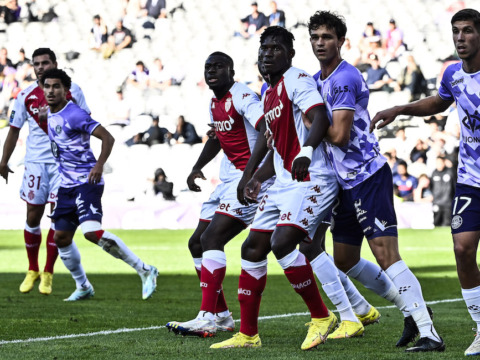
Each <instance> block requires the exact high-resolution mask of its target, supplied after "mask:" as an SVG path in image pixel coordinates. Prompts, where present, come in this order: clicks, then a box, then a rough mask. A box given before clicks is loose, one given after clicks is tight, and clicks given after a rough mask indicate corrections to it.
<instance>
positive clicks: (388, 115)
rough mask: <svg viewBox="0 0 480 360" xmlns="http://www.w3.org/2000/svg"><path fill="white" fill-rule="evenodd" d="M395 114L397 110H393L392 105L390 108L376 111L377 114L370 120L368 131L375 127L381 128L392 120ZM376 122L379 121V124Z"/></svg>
mask: <svg viewBox="0 0 480 360" xmlns="http://www.w3.org/2000/svg"><path fill="white" fill-rule="evenodd" d="M397 115H398V114H397V111H396V110H395V108H394V107H393V108H390V109H386V110H383V111H380V112H379V113H377V115H375V117H374V118H373V119H372V121H371V122H370V132H372V131H373V130H375V128H377V129H381V128H383V127H384V126H387V125H388V124H390V123H391V122H392V121H393V120H395V118H396V117H397ZM380 121H381V122H380ZM378 122H380V124H378V125H377V123H378Z"/></svg>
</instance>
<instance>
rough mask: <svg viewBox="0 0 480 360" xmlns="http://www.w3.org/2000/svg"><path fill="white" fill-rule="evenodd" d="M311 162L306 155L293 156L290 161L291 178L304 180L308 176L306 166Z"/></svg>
mask: <svg viewBox="0 0 480 360" xmlns="http://www.w3.org/2000/svg"><path fill="white" fill-rule="evenodd" d="M311 162H312V161H311V160H310V159H309V158H308V157H306V156H302V157H298V158H295V159H294V160H293V163H292V180H297V181H303V180H305V179H306V178H307V176H308V168H309V167H310V164H311Z"/></svg>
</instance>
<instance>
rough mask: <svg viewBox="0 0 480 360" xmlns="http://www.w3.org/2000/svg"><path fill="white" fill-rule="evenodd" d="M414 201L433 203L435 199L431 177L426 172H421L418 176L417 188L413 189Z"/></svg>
mask: <svg viewBox="0 0 480 360" xmlns="http://www.w3.org/2000/svg"><path fill="white" fill-rule="evenodd" d="M413 201H415V202H416V203H431V202H432V201H433V193H432V190H431V189H430V178H429V177H428V176H427V175H426V174H421V175H420V176H419V177H418V185H417V188H416V189H415V190H413Z"/></svg>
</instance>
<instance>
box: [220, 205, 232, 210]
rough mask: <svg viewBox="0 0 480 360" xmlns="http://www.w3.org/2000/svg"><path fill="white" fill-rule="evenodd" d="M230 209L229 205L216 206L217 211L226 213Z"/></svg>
mask: <svg viewBox="0 0 480 360" xmlns="http://www.w3.org/2000/svg"><path fill="white" fill-rule="evenodd" d="M229 209H230V204H220V205H218V210H225V211H228V210H229Z"/></svg>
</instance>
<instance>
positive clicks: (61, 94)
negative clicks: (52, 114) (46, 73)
mask: <svg viewBox="0 0 480 360" xmlns="http://www.w3.org/2000/svg"><path fill="white" fill-rule="evenodd" d="M43 92H44V93H45V99H47V103H48V105H49V106H58V105H60V104H61V103H63V102H65V101H66V100H65V99H66V96H67V92H66V90H65V87H64V86H63V84H62V82H61V81H60V79H45V83H44V84H43Z"/></svg>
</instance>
